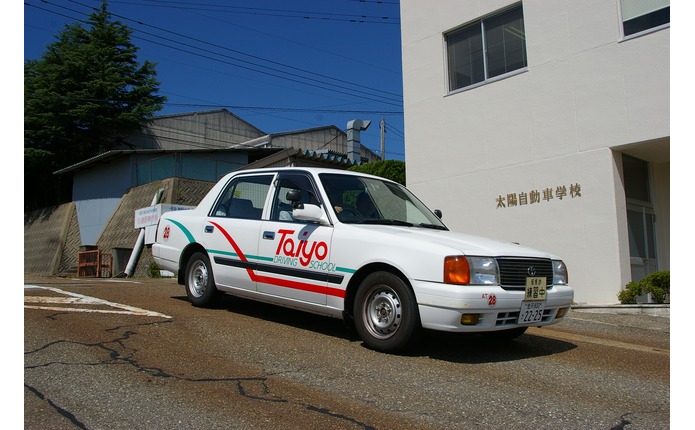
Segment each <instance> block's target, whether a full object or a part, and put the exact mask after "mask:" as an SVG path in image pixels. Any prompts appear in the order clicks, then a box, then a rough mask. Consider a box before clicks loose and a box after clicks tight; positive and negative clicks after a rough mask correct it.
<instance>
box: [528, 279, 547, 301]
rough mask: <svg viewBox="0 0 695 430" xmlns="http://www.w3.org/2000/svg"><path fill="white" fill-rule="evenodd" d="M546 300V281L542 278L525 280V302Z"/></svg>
mask: <svg viewBox="0 0 695 430" xmlns="http://www.w3.org/2000/svg"><path fill="white" fill-rule="evenodd" d="M545 299H546V279H545V277H543V276H530V277H528V278H526V295H525V296H524V300H525V301H543V300H545Z"/></svg>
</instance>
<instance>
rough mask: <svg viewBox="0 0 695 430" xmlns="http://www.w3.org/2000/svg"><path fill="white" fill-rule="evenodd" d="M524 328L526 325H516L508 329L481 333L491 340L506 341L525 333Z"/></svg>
mask: <svg viewBox="0 0 695 430" xmlns="http://www.w3.org/2000/svg"><path fill="white" fill-rule="evenodd" d="M526 329H527V327H516V328H510V329H508V330H501V331H489V332H486V333H483V336H485V337H486V338H487V339H489V340H492V341H508V340H514V339H516V338H517V337H519V336H521V335H522V334H524V333H526Z"/></svg>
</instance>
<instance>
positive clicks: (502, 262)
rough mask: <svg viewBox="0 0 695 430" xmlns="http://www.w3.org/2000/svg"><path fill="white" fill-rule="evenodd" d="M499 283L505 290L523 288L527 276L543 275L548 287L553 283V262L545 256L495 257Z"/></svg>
mask: <svg viewBox="0 0 695 430" xmlns="http://www.w3.org/2000/svg"><path fill="white" fill-rule="evenodd" d="M497 266H498V267H499V270H500V284H501V287H502V288H504V289H505V290H522V291H523V290H524V288H525V287H526V278H528V277H529V276H536V277H545V279H546V285H547V287H548V289H550V288H551V286H552V285H553V263H552V261H550V260H549V259H545V258H506V257H499V258H497Z"/></svg>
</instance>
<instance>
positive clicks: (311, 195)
mask: <svg viewBox="0 0 695 430" xmlns="http://www.w3.org/2000/svg"><path fill="white" fill-rule="evenodd" d="M289 191H299V196H300V199H299V200H298V201H296V202H292V201H290V200H289V199H288V195H287V193H288V192H289ZM307 203H308V204H313V205H317V206H320V205H321V201H320V200H319V197H318V193H317V192H316V188H315V187H314V185H313V183H312V182H311V179H309V177H308V176H306V175H302V174H296V173H288V174H282V175H279V176H278V178H277V179H276V184H275V197H274V198H273V207H272V209H271V211H270V219H271V221H293V222H305V221H299V220H295V219H294V218H293V217H292V209H293V207H292V205H293V204H307Z"/></svg>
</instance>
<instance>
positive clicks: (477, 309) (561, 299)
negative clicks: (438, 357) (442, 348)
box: [413, 281, 574, 333]
mask: <svg viewBox="0 0 695 430" xmlns="http://www.w3.org/2000/svg"><path fill="white" fill-rule="evenodd" d="M413 290H414V291H415V296H416V299H417V302H418V309H419V312H420V321H421V324H422V327H423V328H427V329H431V330H439V331H448V332H469V333H475V332H488V331H498V330H506V329H510V328H515V327H540V326H545V325H550V324H555V323H557V322H559V321H561V319H562V318H564V317H565V316H566V315H567V314H568V313H569V310H570V307H571V305H572V302H573V300H574V291H573V290H572V288H570V287H568V286H566V285H554V286H552V288H548V290H547V299H546V301H545V302H544V311H543V317H542V319H541V320H540V321H537V322H534V323H530V324H519V323H518V318H519V313H520V310H521V302H522V301H523V298H524V292H523V291H509V290H505V289H503V288H502V287H499V286H462V285H448V284H439V283H434V282H423V281H414V282H413ZM561 310H562V312H560V311H561ZM558 312H560V314H558ZM464 314H466V315H470V314H474V315H477V322H476V323H475V324H473V325H464V324H462V323H461V317H462V315H464Z"/></svg>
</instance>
